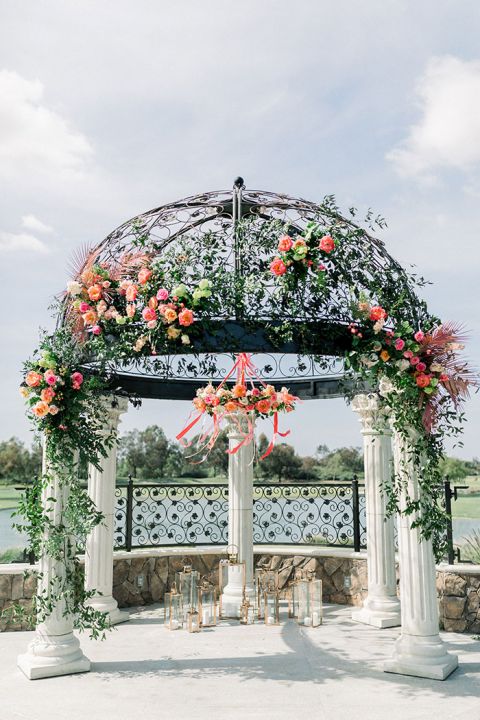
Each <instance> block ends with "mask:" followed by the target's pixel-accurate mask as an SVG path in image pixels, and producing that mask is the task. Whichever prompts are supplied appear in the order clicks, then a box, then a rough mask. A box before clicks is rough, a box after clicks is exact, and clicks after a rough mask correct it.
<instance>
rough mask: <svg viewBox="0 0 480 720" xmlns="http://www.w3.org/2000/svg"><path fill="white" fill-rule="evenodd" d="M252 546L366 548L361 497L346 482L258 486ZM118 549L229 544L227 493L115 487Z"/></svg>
mask: <svg viewBox="0 0 480 720" xmlns="http://www.w3.org/2000/svg"><path fill="white" fill-rule="evenodd" d="M253 537H254V542H255V544H270V545H274V544H289V543H291V544H302V543H305V544H321V545H326V546H335V545H337V546H338V545H339V546H342V547H351V548H353V549H355V550H357V551H358V550H360V549H361V548H362V547H365V545H366V527H365V496H364V494H363V485H362V484H360V483H359V482H358V480H357V479H354V480H352V481H351V482H317V483H296V484H293V483H291V484H288V485H286V484H278V485H274V484H272V483H270V484H267V483H264V484H255V485H254V490H253ZM114 538H115V547H117V548H125V549H127V550H131V549H132V548H136V547H156V546H168V545H197V544H198V545H226V544H227V543H228V486H227V485H225V484H207V483H205V484H195V485H181V484H173V483H161V484H157V485H152V484H136V483H135V484H134V483H133V481H130V482H129V483H128V484H127V485H126V486H125V485H124V486H119V487H117V488H116V509H115V530H114Z"/></svg>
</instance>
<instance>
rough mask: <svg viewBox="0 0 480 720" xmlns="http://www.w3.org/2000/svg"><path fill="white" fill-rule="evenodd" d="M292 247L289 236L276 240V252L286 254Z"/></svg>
mask: <svg viewBox="0 0 480 720" xmlns="http://www.w3.org/2000/svg"><path fill="white" fill-rule="evenodd" d="M292 245H293V240H292V238H291V237H290V235H282V237H281V238H279V240H278V251H279V252H288V250H290V248H291V247H292Z"/></svg>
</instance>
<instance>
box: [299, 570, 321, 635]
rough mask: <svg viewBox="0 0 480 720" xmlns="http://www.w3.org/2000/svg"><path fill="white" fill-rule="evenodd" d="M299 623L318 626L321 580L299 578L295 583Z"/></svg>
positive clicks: (319, 620)
mask: <svg viewBox="0 0 480 720" xmlns="http://www.w3.org/2000/svg"><path fill="white" fill-rule="evenodd" d="M297 591H298V615H297V620H298V623H299V625H304V626H305V627H318V626H319V625H321V624H322V616H323V606H322V581H321V580H300V581H299V582H298V583H297Z"/></svg>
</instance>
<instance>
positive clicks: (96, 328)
mask: <svg viewBox="0 0 480 720" xmlns="http://www.w3.org/2000/svg"><path fill="white" fill-rule="evenodd" d="M92 333H93V334H94V335H101V334H102V328H101V327H100V325H94V326H93V327H92Z"/></svg>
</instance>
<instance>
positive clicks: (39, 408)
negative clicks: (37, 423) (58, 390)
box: [32, 400, 49, 418]
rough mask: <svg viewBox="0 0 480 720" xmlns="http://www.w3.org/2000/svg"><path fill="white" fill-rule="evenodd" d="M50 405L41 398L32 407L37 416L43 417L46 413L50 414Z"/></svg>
mask: <svg viewBox="0 0 480 720" xmlns="http://www.w3.org/2000/svg"><path fill="white" fill-rule="evenodd" d="M48 411H49V407H48V403H46V402H43V400H40V401H39V402H37V403H35V405H34V406H33V407H32V412H33V414H34V415H36V417H39V418H43V417H45V415H48Z"/></svg>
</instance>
